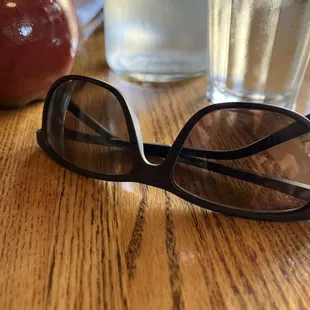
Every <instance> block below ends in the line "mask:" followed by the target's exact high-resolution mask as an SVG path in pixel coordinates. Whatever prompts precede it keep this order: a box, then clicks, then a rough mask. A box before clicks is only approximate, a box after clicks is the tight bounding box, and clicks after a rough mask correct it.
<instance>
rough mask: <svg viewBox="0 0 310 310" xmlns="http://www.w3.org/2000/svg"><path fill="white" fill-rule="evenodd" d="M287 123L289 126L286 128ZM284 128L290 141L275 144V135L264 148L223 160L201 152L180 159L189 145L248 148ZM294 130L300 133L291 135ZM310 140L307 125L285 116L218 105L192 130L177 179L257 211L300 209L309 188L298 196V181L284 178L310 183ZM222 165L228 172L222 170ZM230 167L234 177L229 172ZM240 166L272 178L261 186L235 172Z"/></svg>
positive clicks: (192, 189)
mask: <svg viewBox="0 0 310 310" xmlns="http://www.w3.org/2000/svg"><path fill="white" fill-rule="evenodd" d="M285 128H290V130H289V131H288V130H286V131H285V130H284V129H285ZM280 130H281V134H282V135H280V137H281V138H283V137H286V140H287V141H286V142H283V143H280V144H278V145H274V144H272V143H274V141H275V139H265V140H264V141H265V142H264V144H263V147H262V148H261V149H260V150H259V151H257V152H254V153H253V154H250V155H246V154H245V155H244V156H243V157H242V156H241V158H237V159H230V158H227V159H225V160H219V159H208V158H207V157H206V156H201V157H194V158H192V159H191V164H188V163H182V158H181V157H182V154H186V148H195V149H202V150H213V151H215V150H220V151H233V150H237V149H242V148H246V147H248V148H247V149H249V148H250V147H253V145H255V142H258V141H260V140H261V139H263V138H265V137H268V136H270V135H272V134H274V135H273V136H272V137H275V136H276V133H277V132H279V131H280ZM292 132H295V133H300V134H298V135H295V136H293V138H292V139H290V138H289V136H290V134H292ZM277 139H279V134H278V137H277ZM309 143H310V133H309V129H308V128H307V127H306V126H305V125H304V124H303V123H301V122H298V121H296V120H295V119H293V118H291V117H288V116H286V115H282V114H280V113H275V112H270V111H263V110H247V109H241V108H239V109H225V110H217V111H214V112H211V113H209V114H207V115H205V116H204V117H202V118H201V119H200V121H199V122H198V123H197V124H196V125H195V126H194V128H193V129H192V131H191V133H190V134H189V136H188V138H187V140H186V142H185V144H184V146H183V150H182V152H181V155H180V157H179V159H178V162H177V163H176V165H175V167H174V171H173V178H174V181H175V183H176V184H177V185H178V186H179V187H180V188H182V189H183V190H185V191H186V192H188V193H190V194H193V195H195V196H198V197H200V198H202V199H204V200H207V201H210V202H214V203H217V204H221V205H224V206H226V207H230V208H236V209H242V210H249V211H253V212H263V211H264V212H268V211H272V212H281V211H288V210H294V209H298V208H301V207H303V206H305V205H306V204H307V203H308V202H309V198H307V197H310V196H309V194H308V193H309V190H308V191H307V190H305V191H304V193H306V194H304V193H303V195H299V194H298V195H297V191H296V189H295V188H294V186H291V185H290V186H289V187H287V186H286V183H285V182H288V181H294V182H298V184H299V185H300V186H305V187H307V186H309V184H310V157H309V156H310V153H309V148H308V147H307V145H309ZM252 144H253V145H252ZM250 145H251V146H250ZM249 146H250V147H249ZM239 157H240V156H239ZM187 162H188V161H187ZM212 163H215V165H214V164H212ZM217 164H219V165H217ZM208 165H209V169H208ZM223 166H224V169H225V171H226V170H227V169H228V170H229V173H220V171H221V169H223V168H221V167H223ZM214 167H216V168H214ZM211 168H212V169H211ZM229 168H233V169H229ZM231 171H232V173H233V174H234V176H232V175H230V173H231ZM238 171H241V172H249V173H250V174H251V175H254V177H255V176H260V177H264V178H267V180H269V181H264V182H265V183H264V185H263V184H260V185H258V184H257V183H255V182H249V181H247V179H244V178H242V177H235V175H240V173H239V174H238ZM236 173H237V174H236ZM268 178H269V179H268ZM275 180H276V181H278V180H280V181H281V182H284V183H283V184H285V186H284V187H285V190H284V191H283V188H284V187H283V186H282V185H279V184H278V183H276V185H274V184H275V182H274V181H275ZM281 184H282V183H281ZM271 185H272V186H271Z"/></svg>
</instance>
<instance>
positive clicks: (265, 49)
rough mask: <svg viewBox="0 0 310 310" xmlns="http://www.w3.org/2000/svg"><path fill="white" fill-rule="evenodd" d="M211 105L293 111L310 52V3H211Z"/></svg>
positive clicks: (225, 0) (253, 0)
mask: <svg viewBox="0 0 310 310" xmlns="http://www.w3.org/2000/svg"><path fill="white" fill-rule="evenodd" d="M208 48H209V53H208V55H209V56H208V57H209V60H208V61H209V70H208V81H209V87H208V92H207V95H208V96H209V98H210V99H211V101H212V102H213V103H218V102H225V101H226V102H229V101H251V102H264V103H272V104H276V105H279V106H284V107H287V108H291V109H292V108H293V107H294V102H295V99H296V96H297V93H298V90H299V87H300V84H301V81H302V79H303V76H304V73H305V70H306V67H307V64H308V61H309V53H310V0H209V1H208Z"/></svg>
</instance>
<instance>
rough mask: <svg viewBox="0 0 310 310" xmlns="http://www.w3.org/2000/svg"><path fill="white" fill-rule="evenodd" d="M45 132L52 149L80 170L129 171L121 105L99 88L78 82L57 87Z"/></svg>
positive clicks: (103, 89)
mask: <svg viewBox="0 0 310 310" xmlns="http://www.w3.org/2000/svg"><path fill="white" fill-rule="evenodd" d="M47 132H48V142H49V144H50V146H51V147H52V149H53V150H54V151H55V152H56V153H57V154H58V155H59V156H60V157H62V158H63V159H65V160H66V161H68V162H69V163H71V164H73V165H75V166H77V167H79V168H82V169H84V170H87V171H90V172H97V173H103V174H111V175H115V174H117V175H119V174H128V173H129V172H130V171H131V169H132V162H133V160H132V155H131V148H130V143H129V136H128V129H127V124H126V120H125V116H124V113H123V110H122V107H121V104H120V103H119V101H118V99H117V98H116V97H115V95H114V94H113V93H112V92H110V91H109V90H107V89H105V88H103V87H101V86H98V85H96V84H92V83H88V82H84V81H79V80H70V81H67V82H64V83H63V84H61V85H60V86H58V87H57V89H56V90H55V91H54V93H53V94H52V97H51V101H50V105H49V110H48V117H47Z"/></svg>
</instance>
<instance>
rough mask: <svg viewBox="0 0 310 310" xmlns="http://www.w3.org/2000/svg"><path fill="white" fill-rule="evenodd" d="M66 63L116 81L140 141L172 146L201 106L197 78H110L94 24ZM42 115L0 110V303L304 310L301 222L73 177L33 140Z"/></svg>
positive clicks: (304, 96) (308, 247) (37, 108)
mask: <svg viewBox="0 0 310 310" xmlns="http://www.w3.org/2000/svg"><path fill="white" fill-rule="evenodd" d="M73 71H74V73H79V74H87V75H90V76H94V77H97V78H101V79H103V80H107V81H109V82H110V83H112V84H113V85H115V86H116V87H118V88H119V89H120V90H121V91H122V92H123V93H124V95H125V97H126V98H127V100H128V102H129V103H130V105H131V106H132V107H133V108H134V110H135V111H136V113H137V115H138V117H139V119H140V122H141V127H142V131H143V138H144V139H145V141H149V142H158V143H167V144H170V143H172V141H173V140H174V139H175V137H176V135H177V134H178V132H179V130H180V128H181V127H182V126H183V125H184V123H185V121H186V120H187V119H188V118H189V117H190V116H191V115H192V114H193V113H194V112H196V111H197V110H198V109H199V108H201V107H203V106H205V105H206V104H207V102H206V99H205V97H204V92H205V79H204V78H198V79H194V80H191V81H187V82H181V83H176V84H173V85H172V84H170V85H165V86H162V87H159V86H150V85H139V84H133V83H130V82H128V81H124V80H121V79H120V78H119V77H118V76H116V75H115V74H113V73H112V72H111V71H109V68H108V66H107V64H106V63H105V60H104V46H103V34H102V32H98V33H97V34H96V35H94V36H93V37H92V38H91V39H90V40H89V41H88V42H86V43H85V44H84V45H83V46H81V48H80V51H79V55H78V57H77V61H76V65H75V68H74V70H73ZM308 72H309V73H307V78H306V80H305V82H304V84H303V87H302V91H301V96H300V99H299V105H298V110H299V111H304V112H305V111H306V110H307V107H309V106H310V105H307V103H308V101H309V89H310V71H309V70H308ZM308 113H309V110H308ZM41 114H42V104H41V103H40V104H34V105H30V106H28V107H27V108H24V109H21V110H2V111H0V124H1V126H0V136H1V140H0V171H1V172H0V208H1V209H0V309H3V310H6V309H135V310H137V309H148V310H150V309H309V307H310V260H309V254H310V223H309V221H308V222H299V223H270V222H258V221H249V220H244V219H238V218H231V217H226V216H223V215H220V214H215V213H212V212H207V211H203V210H202V209H200V208H198V207H195V206H193V205H191V204H189V203H187V202H185V201H183V200H181V199H179V198H177V197H175V196H173V195H171V194H169V193H166V192H164V191H162V190H159V189H155V188H152V187H147V186H144V185H139V184H132V183H120V184H116V183H111V182H110V183H108V182H103V181H97V180H92V179H87V178H85V177H81V176H79V175H77V174H75V173H72V172H70V171H68V170H66V169H64V168H62V167H60V166H59V165H57V164H55V163H54V162H52V161H51V160H50V159H49V158H48V157H47V156H46V155H45V154H44V153H43V151H42V150H41V149H40V148H39V146H38V145H37V142H36V131H37V129H39V128H40V127H41Z"/></svg>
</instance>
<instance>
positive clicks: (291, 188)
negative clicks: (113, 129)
mask: <svg viewBox="0 0 310 310" xmlns="http://www.w3.org/2000/svg"><path fill="white" fill-rule="evenodd" d="M65 138H67V139H70V140H75V141H81V142H84V143H85V142H86V143H91V144H97V145H106V146H112V147H119V148H122V149H130V148H131V143H130V142H127V141H122V140H118V139H115V140H114V139H113V140H112V139H110V140H109V142H108V143H106V141H104V140H103V139H102V136H94V135H90V134H84V133H79V132H76V131H73V130H70V129H68V128H65ZM144 150H145V154H146V156H155V157H161V158H165V157H166V155H167V154H168V152H169V150H170V147H169V146H165V145H156V144H144ZM178 162H180V163H184V164H187V165H190V166H194V167H199V168H202V169H207V170H208V171H211V172H215V173H219V174H222V175H226V176H229V177H232V178H235V179H239V180H242V181H246V182H250V183H253V184H257V185H261V186H264V187H267V188H270V189H273V190H276V191H279V192H282V193H284V194H288V195H291V196H294V197H297V198H300V199H306V200H310V188H307V187H304V186H303V185H302V184H300V183H297V182H293V181H289V180H284V179H280V178H273V177H269V176H264V175H259V174H255V173H252V172H250V171H247V170H241V169H237V168H231V167H228V166H225V165H223V164H219V163H215V162H211V161H206V160H202V159H199V158H197V157H191V156H188V155H185V154H182V153H181V155H180V156H179V158H178Z"/></svg>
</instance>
